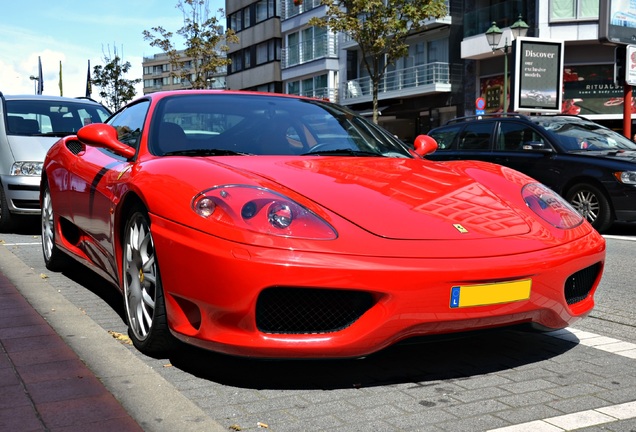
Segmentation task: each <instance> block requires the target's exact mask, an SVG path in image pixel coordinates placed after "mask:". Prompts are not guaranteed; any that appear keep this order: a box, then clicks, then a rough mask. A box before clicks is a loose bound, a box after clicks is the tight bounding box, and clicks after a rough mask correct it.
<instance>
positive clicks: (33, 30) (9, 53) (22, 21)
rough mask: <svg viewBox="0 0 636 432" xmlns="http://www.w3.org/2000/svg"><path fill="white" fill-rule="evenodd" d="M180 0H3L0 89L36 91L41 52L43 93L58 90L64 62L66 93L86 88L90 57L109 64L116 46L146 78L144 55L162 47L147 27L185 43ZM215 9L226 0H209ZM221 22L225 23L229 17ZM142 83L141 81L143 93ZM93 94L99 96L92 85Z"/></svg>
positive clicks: (133, 69) (95, 62)
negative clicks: (146, 36) (154, 43)
mask: <svg viewBox="0 0 636 432" xmlns="http://www.w3.org/2000/svg"><path fill="white" fill-rule="evenodd" d="M177 2H178V1H177V0H109V1H107V2H104V1H103V0H102V1H95V0H54V1H51V0H29V1H27V2H26V3H25V2H23V1H3V2H2V12H1V13H0V91H1V92H3V93H4V94H34V93H35V92H36V83H37V82H36V81H35V80H31V79H30V77H31V76H34V77H36V76H37V75H38V56H39V57H40V59H41V61H42V77H43V79H44V86H43V91H42V94H44V95H50V96H59V95H60V88H59V77H60V62H62V90H63V96H70V97H78V96H85V94H86V77H87V72H88V61H89V60H90V65H91V75H92V69H93V67H94V66H95V65H102V66H103V65H104V64H105V63H106V62H105V61H104V57H105V56H107V57H110V58H112V57H114V50H115V49H116V51H117V54H118V55H119V57H120V58H122V59H123V60H124V61H128V62H130V65H131V68H130V71H129V72H128V74H127V75H126V76H125V77H124V78H126V79H131V80H132V79H136V78H142V72H143V69H142V66H141V62H142V60H143V57H150V56H153V55H154V54H159V53H161V50H160V49H158V48H154V47H151V46H150V43H149V42H148V41H146V40H144V38H143V34H142V33H143V31H144V30H151V28H152V27H158V26H161V27H163V28H164V29H166V30H168V31H172V32H173V33H175V36H174V37H173V42H174V43H175V45H176V46H177V48H183V45H182V42H183V38H182V37H181V36H179V35H176V31H177V30H178V29H179V28H181V27H182V26H183V14H182V13H181V11H180V10H179V9H177V8H176V5H177ZM209 6H210V11H211V13H216V11H217V10H218V9H220V8H225V1H224V0H209ZM186 10H187V9H186ZM217 16H218V17H219V18H220V23H221V24H222V25H223V26H224V27H225V24H226V22H225V18H221V17H220V15H218V14H217ZM142 89H143V83H140V84H138V85H137V86H136V90H137V96H141V95H142V94H143V90H142ZM91 97H92V98H93V99H96V100H100V97H99V94H98V89H97V88H96V87H95V86H93V93H92V95H91Z"/></svg>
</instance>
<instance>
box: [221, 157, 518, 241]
mask: <svg viewBox="0 0 636 432" xmlns="http://www.w3.org/2000/svg"><path fill="white" fill-rule="evenodd" d="M231 159H232V163H231V165H232V166H233V167H234V168H238V169H241V170H246V171H249V172H250V173H252V174H257V175H259V176H261V177H265V178H267V179H269V180H271V181H274V182H276V183H278V184H280V185H281V186H283V187H286V188H290V189H292V190H294V191H295V192H297V193H299V194H301V195H303V196H305V197H306V198H308V199H310V200H312V201H314V202H315V203H317V204H319V205H320V206H322V207H323V208H325V209H328V210H330V211H331V212H333V213H336V214H337V215H339V216H340V217H342V218H345V219H347V220H348V221H350V222H351V223H353V224H356V225H358V226H359V227H361V228H362V229H364V230H366V231H368V232H370V233H373V234H375V235H377V236H381V237H385V238H391V239H405V240H426V239H429V240H432V239H438V240H440V239H459V238H466V237H470V238H472V239H477V238H492V237H505V236H515V235H522V234H526V233H528V232H529V231H530V226H529V224H528V221H527V220H528V215H527V213H523V212H522V211H518V210H517V209H515V208H513V207H512V206H511V205H510V203H509V202H507V201H506V200H504V199H502V198H500V197H499V196H497V195H496V194H495V193H494V192H493V191H492V190H491V189H490V188H489V187H488V185H486V184H482V183H480V182H478V181H476V180H475V179H473V178H471V177H470V176H469V175H467V174H466V172H467V171H465V170H463V169H461V168H460V167H461V166H463V165H461V164H455V165H453V166H447V165H446V164H440V163H433V162H430V161H423V160H417V159H396V158H337V157H324V158H323V157H308V158H303V159H298V158H269V157H259V158H255V157H239V158H231ZM470 164H474V163H472V162H467V163H465V165H470ZM470 166H474V165H470ZM492 167H496V169H495V170H492V169H491V170H490V171H493V172H492V173H488V175H481V174H480V175H478V176H476V177H479V178H482V177H483V178H490V179H493V181H494V182H501V179H502V175H501V173H500V172H498V170H499V169H500V168H501V167H498V166H492ZM468 171H470V170H468ZM473 171H474V170H473ZM477 171H481V170H480V169H478V168H477ZM491 174H494V175H491ZM495 179H497V180H495ZM482 181H483V180H482ZM514 191H515V192H517V193H518V191H519V189H518V188H517V187H515V188H514ZM519 196H520V194H519Z"/></svg>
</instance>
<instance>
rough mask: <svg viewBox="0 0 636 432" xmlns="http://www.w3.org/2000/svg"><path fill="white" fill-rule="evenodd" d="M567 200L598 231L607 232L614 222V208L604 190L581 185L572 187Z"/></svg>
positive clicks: (590, 185)
mask: <svg viewBox="0 0 636 432" xmlns="http://www.w3.org/2000/svg"><path fill="white" fill-rule="evenodd" d="M565 199H566V200H567V201H568V202H569V203H570V204H571V205H572V206H573V207H574V208H575V209H576V210H577V211H578V212H579V213H580V214H582V215H583V216H584V217H585V219H587V221H588V222H589V223H591V224H592V226H593V227H594V228H595V229H596V230H597V231H598V232H603V231H605V230H607V229H608V228H609V227H610V226H611V225H612V222H613V216H612V207H611V206H610V203H609V200H608V199H607V197H606V196H605V194H604V193H603V191H602V190H600V189H599V188H598V187H596V186H594V185H592V184H589V183H581V184H578V185H576V186H574V187H572V188H571V189H570V190H569V191H568V192H567V194H566V197H565Z"/></svg>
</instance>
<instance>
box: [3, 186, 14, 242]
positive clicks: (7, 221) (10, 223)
mask: <svg viewBox="0 0 636 432" xmlns="http://www.w3.org/2000/svg"><path fill="white" fill-rule="evenodd" d="M14 226H15V216H13V215H12V214H11V212H10V211H9V204H7V197H6V196H5V195H4V188H3V186H2V185H1V184H0V232H7V231H11V230H12V229H13V228H14Z"/></svg>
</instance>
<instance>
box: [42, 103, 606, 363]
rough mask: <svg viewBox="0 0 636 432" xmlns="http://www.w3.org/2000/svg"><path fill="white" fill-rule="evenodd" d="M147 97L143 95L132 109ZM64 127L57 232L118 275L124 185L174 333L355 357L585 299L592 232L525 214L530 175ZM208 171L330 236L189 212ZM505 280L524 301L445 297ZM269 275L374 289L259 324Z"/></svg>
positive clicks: (271, 281) (224, 346) (54, 179)
mask: <svg viewBox="0 0 636 432" xmlns="http://www.w3.org/2000/svg"><path fill="white" fill-rule="evenodd" d="M170 94H174V93H168V95H170ZM161 97H162V96H161V95H156V96H154V99H151V108H150V110H149V111H148V119H147V120H146V123H147V124H149V123H150V122H151V121H152V115H153V110H154V106H155V104H156V103H157V101H159V100H160V99H161ZM77 142H78V139H77V137H76V136H71V137H66V138H64V139H62V140H60V141H59V142H58V143H57V144H56V145H54V146H53V148H52V149H51V150H50V152H49V154H48V156H47V159H46V161H45V166H44V178H45V180H46V182H48V185H49V187H50V191H51V200H52V201H53V203H54V209H55V226H56V242H57V246H58V247H59V248H60V249H61V250H63V251H65V252H67V253H69V254H70V255H72V256H74V257H75V258H76V259H79V260H80V261H81V262H83V263H84V264H87V265H88V266H90V267H91V268H92V269H94V270H95V271H97V272H98V273H99V274H101V275H103V276H104V277H106V278H107V279H108V280H110V281H111V282H112V283H113V284H115V285H116V286H118V287H119V288H120V289H121V288H122V269H121V263H122V245H121V238H122V237H121V231H122V227H123V225H124V224H125V220H124V215H125V212H124V208H125V203H126V202H127V200H129V199H130V197H132V196H134V197H135V199H136V200H138V201H140V202H142V203H143V205H144V206H145V207H146V208H147V210H148V214H149V216H150V221H151V225H150V226H151V232H152V235H153V239H154V246H155V251H156V256H157V261H158V263H159V267H160V269H161V281H162V285H163V290H164V293H165V298H166V311H167V316H168V320H169V325H170V329H171V331H172V332H173V334H174V335H175V336H177V337H178V338H179V339H181V340H183V341H186V342H187V343H191V344H194V345H198V346H201V347H204V348H207V349H212V350H215V351H219V352H223V353H227V354H233V355H245V356H257V357H307V358H316V357H355V356H363V355H367V354H369V353H372V352H375V351H377V350H380V349H382V348H385V347H387V346H389V345H391V344H393V343H396V342H398V341H400V340H403V339H406V338H409V337H412V336H419V335H432V334H443V333H452V332H460V331H466V330H476V329H486V328H493V327H501V326H507V325H515V324H522V323H534V324H537V325H539V326H542V327H547V328H555V329H556V328H562V327H565V326H568V325H570V324H572V323H574V322H575V321H576V320H578V319H580V318H581V317H584V316H585V315H587V314H588V313H589V312H590V310H591V309H592V308H593V306H594V300H593V296H594V292H595V290H596V287H597V286H598V283H599V281H600V277H601V272H602V266H603V262H604V259H605V242H604V240H603V238H602V237H601V236H600V235H599V234H598V233H597V232H596V231H594V230H593V229H592V228H591V226H590V225H589V224H587V223H583V224H581V225H579V226H577V227H575V228H572V229H557V228H554V227H553V226H551V225H550V224H548V223H546V222H545V221H543V220H542V219H540V218H538V217H537V216H536V214H535V213H534V212H533V211H532V210H531V209H530V208H529V207H528V206H527V205H526V203H525V202H524V199H523V197H522V194H521V193H520V190H521V187H522V186H523V185H525V184H527V183H531V182H532V181H533V180H532V179H530V178H528V177H526V176H525V175H523V174H520V173H519V172H516V171H514V170H511V169H508V168H505V167H501V166H498V165H492V164H485V163H480V162H470V161H463V162H452V163H435V162H430V161H427V160H424V159H416V158H411V159H409V158H357V157H335V156H324V157H323V156H218V157H188V156H154V155H153V154H151V153H150V152H149V149H148V130H147V129H145V130H144V131H142V134H141V139H140V144H139V149H138V152H137V156H136V157H135V158H134V159H126V158H122V157H117V156H116V155H114V154H112V153H110V152H108V151H104V150H103V149H100V148H97V147H92V146H90V145H86V144H85V143H82V144H81V151H79V152H78V151H75V152H73V151H70V150H69V147H72V144H75V145H77ZM220 185H249V186H253V187H259V188H266V189H267V190H272V191H276V192H277V193H280V194H282V195H284V196H286V197H288V198H290V199H292V200H294V201H295V202H297V203H299V204H301V205H302V206H304V207H305V208H307V209H309V210H310V211H311V212H312V213H313V214H315V215H317V216H319V217H320V218H321V219H322V220H324V221H325V222H326V223H328V224H329V225H331V226H332V227H334V228H335V230H336V231H337V238H335V239H333V240H312V239H299V238H289V237H285V236H273V235H266V234H263V233H259V232H255V231H250V230H242V229H239V228H238V227H236V226H231V225H227V224H221V223H216V222H214V221H211V220H208V219H205V218H203V217H201V216H199V215H197V214H196V213H195V212H194V211H193V209H192V203H193V198H194V197H195V196H196V195H197V194H199V193H200V192H201V191H204V190H207V189H210V188H212V187H215V186H220ZM66 225H68V226H72V227H73V229H72V230H71V231H72V232H73V233H74V235H73V236H69V235H68V231H69V230H65V228H64V227H65V226H66ZM457 225H459V226H460V227H461V228H465V229H466V232H462V230H461V229H460V227H458V226H457ZM594 265H599V266H600V271H599V273H598V276H597V277H596V278H595V280H594V281H593V282H592V286H591V289H590V292H589V294H588V295H587V296H586V298H584V299H583V300H581V301H578V302H576V303H575V304H570V305H568V303H567V301H566V298H565V295H564V286H565V284H566V283H567V280H568V278H570V277H571V276H572V275H573V274H575V273H576V272H578V271H580V270H581V269H584V268H588V267H590V266H594ZM519 280H531V284H532V288H531V292H530V296H529V298H528V299H526V300H521V301H514V302H506V303H501V304H486V305H480V306H473V307H460V308H451V307H450V301H451V300H450V299H451V290H452V288H453V287H457V286H464V285H480V284H493V283H499V282H506V281H519ZM271 287H286V288H299V289H300V288H302V289H306V288H315V289H324V290H348V291H363V292H366V293H370V294H371V296H372V298H373V304H372V306H371V307H370V308H369V309H368V310H367V311H366V312H365V313H364V314H362V316H360V317H359V319H357V320H355V322H353V323H352V324H351V325H349V326H347V327H346V328H344V329H341V330H339V331H333V332H324V333H316V334H275V333H267V332H263V331H261V330H259V328H258V326H257V324H256V322H257V318H256V310H257V302H258V299H259V295H260V294H261V293H262V292H263V291H264V290H266V289H268V288H271Z"/></svg>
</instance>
